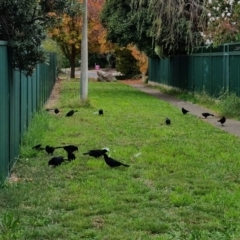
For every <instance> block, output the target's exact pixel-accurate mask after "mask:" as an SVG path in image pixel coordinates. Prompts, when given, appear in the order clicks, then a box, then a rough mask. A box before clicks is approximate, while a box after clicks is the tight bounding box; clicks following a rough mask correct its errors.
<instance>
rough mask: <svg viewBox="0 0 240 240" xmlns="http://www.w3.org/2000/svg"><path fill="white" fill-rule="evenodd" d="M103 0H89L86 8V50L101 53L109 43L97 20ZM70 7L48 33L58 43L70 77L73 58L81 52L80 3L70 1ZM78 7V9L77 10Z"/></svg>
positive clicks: (72, 75)
mask: <svg viewBox="0 0 240 240" xmlns="http://www.w3.org/2000/svg"><path fill="white" fill-rule="evenodd" d="M103 3H104V0H97V1H96V0H89V1H88V3H87V5H88V6H87V8H88V12H89V13H88V39H89V44H88V51H89V53H103V52H104V51H110V48H111V44H110V43H108V42H106V41H105V38H104V36H106V34H105V32H106V31H105V30H104V28H103V27H102V25H101V23H100V21H99V14H100V11H101V8H102V5H103ZM71 4H72V7H71V8H70V9H69V12H65V14H64V15H63V16H62V21H61V22H60V23H59V24H57V25H55V26H54V27H53V28H51V29H50V30H49V35H50V36H51V37H52V38H53V39H54V40H55V41H56V42H57V43H58V44H59V46H60V47H61V49H62V51H63V53H64V55H65V56H66V57H67V58H68V60H69V63H70V67H71V75H70V77H71V78H74V77H75V62H76V61H75V60H76V58H77V57H78V56H79V55H80V53H81V39H82V23H83V22H82V9H81V8H82V3H80V1H79V0H74V1H73V0H72V1H71ZM77 9H78V10H77Z"/></svg>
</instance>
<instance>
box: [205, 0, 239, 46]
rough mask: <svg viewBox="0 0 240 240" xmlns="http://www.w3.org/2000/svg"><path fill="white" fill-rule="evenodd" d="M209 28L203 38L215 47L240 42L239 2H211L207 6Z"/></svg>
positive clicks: (220, 0)
mask: <svg viewBox="0 0 240 240" xmlns="http://www.w3.org/2000/svg"><path fill="white" fill-rule="evenodd" d="M207 7H208V9H209V13H208V18H209V20H208V28H207V29H206V31H204V33H203V37H204V39H205V41H206V42H208V43H209V44H211V43H213V45H214V46H217V45H220V44H223V43H230V42H239V40H240V34H239V31H240V22H239V19H240V3H239V1H237V0H227V1H225V0H224V1H223V0H218V1H209V2H208V4H207Z"/></svg>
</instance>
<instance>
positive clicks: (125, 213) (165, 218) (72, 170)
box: [0, 81, 240, 240]
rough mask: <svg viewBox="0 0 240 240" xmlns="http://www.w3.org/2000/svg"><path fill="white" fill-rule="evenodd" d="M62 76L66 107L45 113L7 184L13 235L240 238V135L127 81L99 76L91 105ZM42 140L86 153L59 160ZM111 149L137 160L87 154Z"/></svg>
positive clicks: (5, 204)
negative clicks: (52, 163) (115, 163)
mask: <svg viewBox="0 0 240 240" xmlns="http://www.w3.org/2000/svg"><path fill="white" fill-rule="evenodd" d="M61 84H62V87H61V93H60V98H59V102H58V103H57V105H56V107H59V109H60V110H61V112H60V114H58V115H54V114H50V113H48V112H45V111H42V112H40V113H38V114H36V116H35V117H34V120H33V121H32V124H31V127H30V129H29V131H28V133H27V134H26V135H25V137H24V139H23V146H22V148H21V157H20V159H19V161H18V162H17V164H16V165H15V167H14V170H13V174H15V176H16V177H17V179H18V181H17V182H15V183H6V184H5V185H4V186H3V188H2V189H1V196H0V218H1V217H2V216H4V215H5V214H6V213H10V214H12V215H13V216H15V217H19V224H18V226H17V227H16V228H14V229H12V228H11V226H8V227H7V229H9V231H8V234H9V232H10V233H11V232H12V239H14V238H15V239H99V240H102V239H108V240H116V239H127V240H128V239H129V240H132V239H166V240H167V239H239V237H240V227H239V226H240V219H239V214H238V213H239V211H240V203H239V197H240V190H239V183H240V177H239V169H240V164H239V149H240V141H239V138H237V137H235V136H232V135H230V134H227V133H225V132H223V131H221V130H219V129H216V128H214V127H213V126H211V125H209V124H207V123H205V122H203V121H201V120H200V119H198V118H197V117H194V116H192V115H183V114H182V113H181V112H180V111H179V109H177V108H175V107H173V106H171V105H170V104H168V103H166V102H162V101H160V100H158V99H156V98H154V97H151V96H149V95H147V94H145V93H142V92H139V91H137V90H135V89H133V88H131V87H129V86H126V85H123V84H121V83H96V82H90V83H89V98H90V102H87V103H85V104H80V103H79V83H78V82H77V81H71V82H62V83H61ZM71 108H74V109H77V110H78V112H76V113H75V114H74V115H73V117H70V118H66V117H65V113H66V112H68V110H70V109H71ZM100 108H102V109H103V110H104V116H98V115H96V114H93V113H94V112H95V111H98V110H99V109H100ZM167 116H168V117H169V118H170V119H171V120H172V124H171V125H170V126H166V125H165V118H166V117H167ZM38 143H42V144H43V145H44V146H45V145H47V144H49V145H53V146H59V145H60V146H61V145H63V144H76V145H79V152H77V153H76V155H77V159H76V160H75V161H74V162H70V163H69V162H67V163H64V164H63V165H61V166H59V167H57V168H55V169H53V168H50V167H48V166H47V161H48V160H49V159H50V158H51V157H50V156H47V154H46V153H45V152H44V151H41V152H35V151H33V150H32V149H31V147H32V146H33V145H35V144H38ZM102 147H109V148H110V155H111V157H113V158H116V159H118V160H120V161H122V162H125V163H127V164H130V165H131V166H130V167H129V168H124V167H119V168H117V169H110V168H109V167H108V166H107V165H106V164H105V162H104V160H103V159H102V158H100V159H94V158H91V157H88V156H83V155H82V153H83V152H85V151H87V150H90V149H93V148H102ZM54 155H55V156H57V155H65V152H64V150H62V149H57V150H56V151H55V152H54ZM0 229H1V227H0ZM3 233H4V234H5V235H6V234H7V233H6V231H5V232H3ZM4 234H3V235H2V236H5V235H4ZM0 239H1V237H0Z"/></svg>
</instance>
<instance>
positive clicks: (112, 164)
mask: <svg viewBox="0 0 240 240" xmlns="http://www.w3.org/2000/svg"><path fill="white" fill-rule="evenodd" d="M103 156H104V160H105V162H106V164H107V165H108V166H109V167H111V168H113V167H119V166H125V167H130V166H129V165H127V164H124V163H121V162H119V161H117V160H115V159H113V158H111V157H109V156H108V155H107V154H106V153H104V154H103Z"/></svg>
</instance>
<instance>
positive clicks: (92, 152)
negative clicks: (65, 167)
mask: <svg viewBox="0 0 240 240" xmlns="http://www.w3.org/2000/svg"><path fill="white" fill-rule="evenodd" d="M106 152H108V150H107V149H94V150H89V151H88V152H86V153H83V155H89V156H91V157H95V158H99V157H101V156H102V155H104V154H105V153H106Z"/></svg>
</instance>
